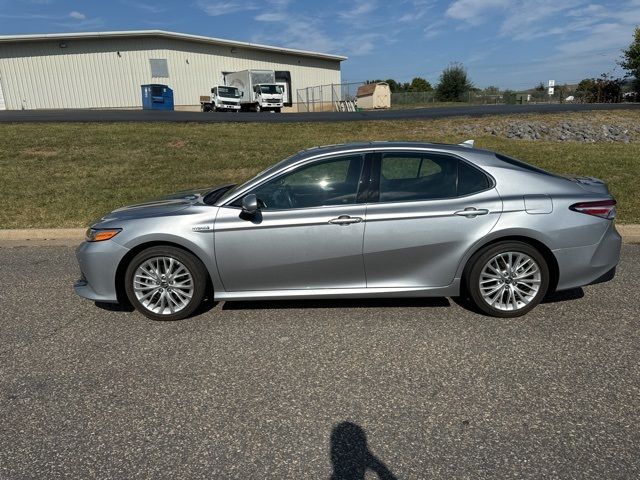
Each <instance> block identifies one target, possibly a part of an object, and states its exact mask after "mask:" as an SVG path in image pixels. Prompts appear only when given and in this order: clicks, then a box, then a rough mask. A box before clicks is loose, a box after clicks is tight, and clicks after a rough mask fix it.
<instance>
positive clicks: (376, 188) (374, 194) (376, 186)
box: [368, 150, 496, 204]
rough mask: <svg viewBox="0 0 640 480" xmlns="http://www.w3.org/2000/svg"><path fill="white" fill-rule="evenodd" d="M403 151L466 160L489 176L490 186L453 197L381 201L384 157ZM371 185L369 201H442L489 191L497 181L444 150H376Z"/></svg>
mask: <svg viewBox="0 0 640 480" xmlns="http://www.w3.org/2000/svg"><path fill="white" fill-rule="evenodd" d="M403 153H404V154H423V155H429V154H437V155H443V156H448V157H451V158H452V159H456V160H457V161H459V162H464V163H465V164H466V165H468V166H469V167H471V168H473V169H475V170H477V171H478V172H480V173H482V175H484V176H485V177H486V178H487V180H488V182H489V186H488V187H487V188H485V189H483V190H478V191H477V192H472V193H468V194H466V195H456V196H453V197H441V198H428V199H423V200H393V201H385V202H381V201H380V173H381V170H382V159H383V157H384V155H389V154H391V155H393V154H403ZM458 180H459V177H458V175H456V192H457V191H458ZM371 185H372V187H371V192H370V195H369V202H368V203H376V204H391V203H423V202H441V201H443V200H455V199H457V198H466V197H470V196H472V195H478V194H479V193H483V192H488V191H489V190H492V189H493V188H495V186H496V182H495V179H494V178H493V177H492V176H491V175H489V174H488V173H487V172H485V171H484V170H483V169H481V168H480V167H478V166H476V165H474V164H473V163H472V162H470V161H468V160H467V159H466V158H464V157H461V156H459V155H456V154H453V153H450V152H442V151H439V150H376V151H375V152H374V156H373V163H372V166H371Z"/></svg>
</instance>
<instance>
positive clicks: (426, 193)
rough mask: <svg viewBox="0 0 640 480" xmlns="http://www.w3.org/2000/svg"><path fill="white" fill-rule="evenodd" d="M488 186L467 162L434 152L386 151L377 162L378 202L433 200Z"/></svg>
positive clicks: (473, 191) (487, 178) (487, 179)
mask: <svg viewBox="0 0 640 480" xmlns="http://www.w3.org/2000/svg"><path fill="white" fill-rule="evenodd" d="M490 186H491V182H490V180H489V177H487V175H485V174H484V173H483V172H482V171H481V170H479V169H477V168H475V167H473V166H471V165H469V164H468V163H466V162H464V161H462V160H460V159H458V158H456V157H453V156H449V155H445V154H438V153H424V154H423V153H389V154H384V155H383V156H382V162H381V165H380V200H379V201H380V202H407V201H420V200H435V199H440V198H453V197H456V196H458V197H459V196H464V195H469V194H472V193H476V192H481V191H482V190H486V189H487V188H489V187H490Z"/></svg>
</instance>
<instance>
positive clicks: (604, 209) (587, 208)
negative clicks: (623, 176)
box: [569, 200, 616, 219]
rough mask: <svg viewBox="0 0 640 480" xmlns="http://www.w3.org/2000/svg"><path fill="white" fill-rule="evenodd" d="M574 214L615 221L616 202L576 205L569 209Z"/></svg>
mask: <svg viewBox="0 0 640 480" xmlns="http://www.w3.org/2000/svg"><path fill="white" fill-rule="evenodd" d="M569 209H571V210H573V211H574V212H580V213H586V214H587V215H594V216H596V217H602V218H608V219H613V218H616V201H615V200H601V201H599V202H580V203H574V204H573V205H571V206H570V207H569Z"/></svg>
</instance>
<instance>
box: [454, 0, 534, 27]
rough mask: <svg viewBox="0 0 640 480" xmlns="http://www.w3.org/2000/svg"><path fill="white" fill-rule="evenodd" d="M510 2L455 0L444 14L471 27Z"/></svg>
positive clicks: (532, 8) (503, 0) (507, 5)
mask: <svg viewBox="0 0 640 480" xmlns="http://www.w3.org/2000/svg"><path fill="white" fill-rule="evenodd" d="M511 3H512V2H511V1H510V0H456V1H454V2H453V3H452V4H451V5H449V8H447V11H446V12H445V15H446V16H447V17H449V18H453V19H454V20H462V21H464V22H467V23H469V24H471V25H478V24H480V23H482V22H484V20H485V19H486V16H487V14H488V13H490V12H491V11H492V10H496V9H504V8H507V7H509V6H510V5H511ZM537 8H538V7H537V5H536V6H535V7H533V6H531V7H529V8H527V9H526V10H525V11H523V12H521V14H522V15H524V16H526V15H528V13H529V11H531V10H536V9H537Z"/></svg>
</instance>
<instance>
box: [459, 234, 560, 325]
mask: <svg viewBox="0 0 640 480" xmlns="http://www.w3.org/2000/svg"><path fill="white" fill-rule="evenodd" d="M466 280H467V284H466V287H467V291H468V292H469V295H470V297H471V300H472V301H473V303H474V305H475V306H476V307H477V308H478V309H480V310H481V311H482V312H484V313H486V314H488V315H491V316H494V317H503V318H509V317H519V316H521V315H524V314H525V313H527V312H529V311H530V310H531V309H533V308H534V307H535V306H536V305H538V304H539V303H540V301H541V300H542V299H543V298H544V296H545V294H546V292H547V289H548V287H549V267H548V266H547V262H546V261H545V259H544V256H543V255H542V254H540V252H539V251H538V250H536V249H535V248H534V247H532V246H531V245H528V244H526V243H523V242H515V241H508V242H500V243H497V244H494V245H491V246H489V247H487V248H485V249H484V250H481V251H480V252H479V253H478V254H476V255H475V256H474V258H473V259H472V263H471V269H470V270H469V274H468V275H467V278H466Z"/></svg>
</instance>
